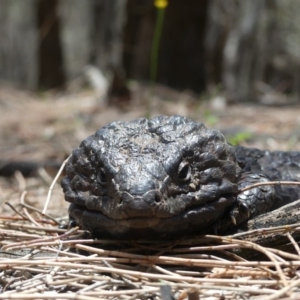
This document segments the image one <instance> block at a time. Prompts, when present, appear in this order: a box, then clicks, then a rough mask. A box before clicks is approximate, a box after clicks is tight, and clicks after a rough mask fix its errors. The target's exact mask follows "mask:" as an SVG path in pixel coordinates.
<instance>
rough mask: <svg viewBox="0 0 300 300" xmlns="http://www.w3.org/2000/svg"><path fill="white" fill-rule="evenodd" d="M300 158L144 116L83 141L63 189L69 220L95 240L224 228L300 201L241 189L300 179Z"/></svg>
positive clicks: (275, 191) (268, 190)
mask: <svg viewBox="0 0 300 300" xmlns="http://www.w3.org/2000/svg"><path fill="white" fill-rule="evenodd" d="M299 157H300V154H299V153H297V152H295V153H286V152H273V153H272V152H268V151H261V150H257V149H247V148H243V147H237V148H234V147H232V146H230V145H229V144H227V142H226V140H225V138H224V136H223V135H222V134H221V133H220V132H219V131H217V130H209V129H207V128H206V127H205V126H204V125H203V124H202V123H197V122H194V121H192V120H189V119H186V118H184V117H181V116H172V117H166V116H160V117H156V118H153V119H152V120H147V119H144V118H142V119H138V120H135V121H132V122H113V123H110V124H108V125H107V126H105V127H103V128H101V129H99V130H98V131H97V132H96V133H95V134H94V135H91V136H89V137H88V138H87V139H85V140H84V141H83V142H82V143H81V144H80V146H79V148H77V149H75V150H74V151H73V153H72V157H71V158H70V160H69V162H68V164H67V168H66V172H67V175H66V177H65V178H64V179H63V180H62V187H63V191H64V193H65V199H66V201H68V202H70V203H71V205H70V208H69V214H70V220H75V221H76V223H77V224H79V225H80V226H82V227H83V228H84V229H88V230H90V231H91V232H92V233H93V235H94V236H96V237H100V238H101V237H116V238H128V239H131V238H158V237H177V236H180V235H183V234H187V233H189V232H199V233H204V232H213V231H215V230H216V229H217V230H219V231H223V230H225V229H226V228H227V227H228V226H232V225H235V224H239V223H241V222H244V221H245V220H247V219H249V218H250V217H253V216H255V215H257V214H261V213H263V212H266V211H269V210H271V209H273V208H275V207H278V206H281V205H283V204H286V203H289V202H291V201H293V200H296V199H298V197H299V195H300V191H299V189H297V188H293V187H290V188H284V189H282V188H281V187H275V188H274V187H272V186H263V187H258V188H253V189H251V190H249V191H246V192H244V193H242V194H238V193H237V192H238V189H239V188H241V187H244V186H247V185H249V184H251V183H256V182H260V181H269V180H270V179H272V180H274V179H276V180H279V179H283V180H299V179H300V167H299V165H300V163H299V162H300V160H299ZM297 159H298V163H296V161H297ZM272 164H273V166H272ZM234 223H235V224H234Z"/></svg>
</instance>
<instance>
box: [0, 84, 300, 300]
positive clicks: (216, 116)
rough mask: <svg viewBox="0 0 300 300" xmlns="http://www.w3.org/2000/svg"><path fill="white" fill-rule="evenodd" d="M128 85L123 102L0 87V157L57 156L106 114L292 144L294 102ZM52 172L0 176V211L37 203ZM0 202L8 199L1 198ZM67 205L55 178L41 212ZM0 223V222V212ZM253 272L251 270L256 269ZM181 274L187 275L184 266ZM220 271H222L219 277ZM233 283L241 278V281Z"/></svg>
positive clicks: (62, 212)
mask: <svg viewBox="0 0 300 300" xmlns="http://www.w3.org/2000/svg"><path fill="white" fill-rule="evenodd" d="M131 91H132V95H131V99H130V101H129V100H128V99H113V100H112V101H111V103H109V104H108V105H104V104H103V103H101V102H100V101H99V99H97V96H96V94H95V93H94V91H92V90H88V89H86V90H81V91H77V92H76V93H75V92H69V93H63V92H53V91H52V92H48V93H40V94H33V93H29V92H24V91H20V90H16V89H12V88H8V87H0V111H1V118H0V153H1V158H0V160H1V161H11V160H18V161H20V160H22V161H47V160H55V161H58V162H62V161H63V160H64V159H65V158H66V157H68V156H69V155H70V153H71V151H72V149H74V148H76V147H77V146H78V145H79V143H80V141H82V140H83V139H84V138H86V137H87V136H88V135H90V134H93V133H94V132H95V131H96V130H97V129H98V128H100V127H102V126H104V125H105V124H107V123H109V122H111V121H115V120H126V121H129V120H133V119H136V118H139V117H147V118H151V117H154V116H156V115H174V114H179V115H184V116H187V117H190V118H192V119H194V120H197V121H201V122H203V123H204V124H205V125H206V126H207V127H209V128H216V129H219V130H221V131H222V132H223V133H224V134H225V136H226V138H227V139H228V141H229V142H231V143H233V144H241V145H244V146H248V147H258V148H261V149H270V150H289V151H293V150H295V151H300V106H263V105H250V104H230V105H226V103H225V101H224V99H223V98H222V97H221V96H217V97H214V98H211V99H205V97H200V98H199V97H196V96H195V95H193V94H192V93H190V92H177V91H174V90H172V89H169V88H167V87H164V86H160V85H157V86H155V87H154V88H152V89H149V88H148V87H147V86H146V85H143V84H141V83H132V84H131ZM209 100H210V101H209ZM112 103H113V104H112ZM54 175H55V174H54ZM54 175H53V174H50V176H49V174H47V173H45V172H43V171H41V172H39V173H38V176H37V177H36V178H28V179H27V178H26V179H25V178H23V177H22V176H21V175H20V174H15V176H14V177H13V178H9V179H7V178H0V202H1V205H0V216H1V217H4V216H7V217H8V219H7V220H10V221H11V222H15V221H16V220H17V219H13V218H16V216H17V214H15V213H14V212H13V211H12V208H13V209H17V210H18V209H21V210H22V209H24V205H23V203H24V202H25V203H26V204H29V205H31V206H33V207H35V208H37V209H39V210H42V209H43V207H44V204H45V200H46V198H47V194H48V191H49V186H50V184H51V182H52V180H53V176H54ZM24 191H26V193H24ZM7 202H8V203H9V204H10V205H4V203H7ZM67 208H68V203H66V202H65V201H64V198H63V194H62V191H61V188H60V186H59V184H56V185H55V186H54V188H53V191H52V196H51V201H50V204H49V207H48V209H47V213H48V214H50V215H51V216H52V217H55V218H59V220H65V221H67V219H68V216H67ZM34 216H35V217H36V215H34ZM9 218H12V219H9ZM0 223H1V222H0ZM1 224H2V225H3V219H2V223H1ZM1 224H0V225H1ZM2 225H1V226H2ZM1 226H0V227H1ZM11 226H13V224H12V225H11ZM2 230H4V229H3V226H2ZM5 230H6V229H5ZM5 232H6V231H5ZM7 232H10V231H9V230H8V231H7ZM7 232H6V233H5V234H7ZM26 238H28V237H26ZM8 242H9V239H8V240H6V242H5V240H4V244H5V243H8ZM0 267H1V266H0ZM18 267H19V266H18ZM238 268H239V267H238ZM41 272H42V271H41ZM166 272H167V271H166ZM182 272H184V271H182ZM249 272H250V271H249ZM259 272H260V271H259ZM259 272H257V274H258V275H257V274H256V275H255V276H259ZM250 273H251V272H250ZM250 273H248V274H250ZM165 274H169V273H168V272H167V273H165ZM170 274H171V273H170ZM182 274H184V273H182ZM185 274H186V278H188V272H187V273H185ZM191 274H192V273H191ZM236 274H237V273H236ZM191 276H192V275H191ZM228 276H229V275H228V274H227V275H225V278H226V277H228ZM249 276H250V275H249ZM264 276H267V275H263V277H264ZM280 276H281V277H280ZM284 276H285V273H284V275H283V273H280V274H279V277H280V278H281V279H282V280H285V285H284V286H285V287H286V286H287V285H288V284H289V281H287V280H288V279H284V278H283V277H284ZM125 277H126V276H125ZM217 277H218V276H217ZM275 277H276V276H275ZM3 278H4V277H3ZM128 278H130V275H128ZM158 278H159V276H158ZM186 280H188V279H186ZM199 280H200V279H199ZM175 281H176V280H175ZM254 281H255V280H254ZM254 281H253V282H254ZM191 282H193V280H191ZM195 282H197V280H196V281H195ZM241 282H242V284H244V283H245V282H247V280H246V279H245V281H241ZM243 282H244V283H243ZM249 282H250V281H249ZM278 282H279V281H278ZM275 283H276V282H275V279H274V280H273V281H272V283H271V284H272V285H273V287H275V286H276V288H275V289H277V288H278V286H280V284H279V283H278V284H279V285H275ZM225 284H226V283H225ZM257 284H258V285H259V283H257ZM276 284H277V283H276ZM291 284H294V283H293V282H292V283H291ZM0 285H1V283H0ZM266 286H268V284H267V285H266ZM191 287H192V285H191ZM152 288H153V287H152ZM176 288H179V286H176ZM253 288H254V286H253ZM258 290H259V287H258ZM258 290H256V291H255V292H254V294H257V293H258ZM271 292H272V291H271V288H270V289H267V288H266V290H265V291H264V293H265V294H266V295H267V294H268V293H270V295H271ZM268 295H269V294H268ZM282 295H285V293H283V294H282ZM279 296H280V295H279ZM279 296H278V297H279ZM116 297H117V296H116ZM0 299H2V298H1V293H0ZM78 299H79V298H78ZM82 299H83V298H82ZM91 299H92V298H91ZM203 299H204V298H203ZM270 299H271V298H270ZM272 299H279V298H274V297H273V298H272Z"/></svg>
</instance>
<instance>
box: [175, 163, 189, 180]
mask: <svg viewBox="0 0 300 300" xmlns="http://www.w3.org/2000/svg"><path fill="white" fill-rule="evenodd" d="M177 178H178V179H179V180H180V181H188V180H189V179H190V178H191V167H190V164H189V163H188V162H186V161H183V162H181V164H180V165H179V167H178V174H177Z"/></svg>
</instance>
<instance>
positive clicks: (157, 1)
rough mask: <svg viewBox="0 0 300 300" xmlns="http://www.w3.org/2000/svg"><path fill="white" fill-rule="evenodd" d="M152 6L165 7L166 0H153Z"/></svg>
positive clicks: (166, 4)
mask: <svg viewBox="0 0 300 300" xmlns="http://www.w3.org/2000/svg"><path fill="white" fill-rule="evenodd" d="M154 6H155V7H156V8H166V7H167V6H168V0H154Z"/></svg>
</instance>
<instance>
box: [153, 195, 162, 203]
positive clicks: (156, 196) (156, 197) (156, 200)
mask: <svg viewBox="0 0 300 300" xmlns="http://www.w3.org/2000/svg"><path fill="white" fill-rule="evenodd" d="M154 201H155V202H156V203H160V202H161V196H160V195H159V194H158V193H155V196H154Z"/></svg>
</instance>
